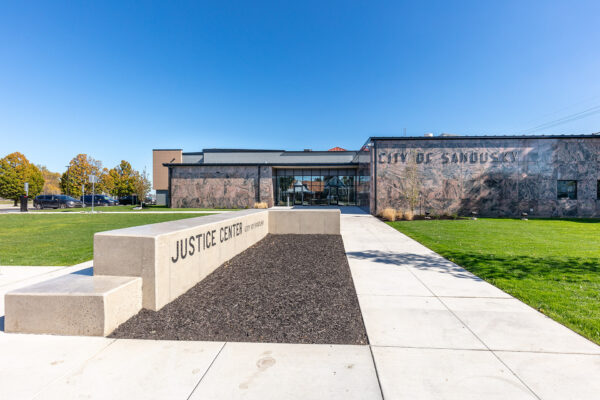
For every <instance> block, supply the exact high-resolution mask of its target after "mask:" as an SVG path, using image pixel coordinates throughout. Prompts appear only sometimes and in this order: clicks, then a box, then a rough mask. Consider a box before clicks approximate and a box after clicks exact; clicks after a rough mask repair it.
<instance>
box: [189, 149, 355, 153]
mask: <svg viewBox="0 0 600 400" xmlns="http://www.w3.org/2000/svg"><path fill="white" fill-rule="evenodd" d="M357 151H358V150H346V151H329V150H310V151H304V150H267V149H204V150H203V152H204V153H303V154H304V153H306V154H311V153H323V154H344V153H356V152H357ZM183 154H202V153H201V152H198V153H183Z"/></svg>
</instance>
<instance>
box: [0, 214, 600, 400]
mask: <svg viewBox="0 0 600 400" xmlns="http://www.w3.org/2000/svg"><path fill="white" fill-rule="evenodd" d="M341 218H342V221H341V231H342V237H343V240H344V245H345V247H346V253H347V256H348V261H349V264H350V268H351V272H352V276H353V279H354V284H355V287H356V291H357V293H358V298H359V303H360V307H361V311H362V314H363V318H364V322H365V326H366V329H367V334H368V337H369V341H370V345H369V346H345V345H304V344H269V343H232V342H228V343H223V342H183V341H182V342H176V341H145V340H123V339H107V338H100V337H69V336H49V335H23V334H5V333H4V332H1V331H0V355H1V357H2V363H0V394H1V396H0V397H1V398H2V399H28V398H39V399H70V398H92V399H106V398H113V399H120V398H122V399H135V398H144V399H164V398H169V399H231V398H245V399H263V398H280V399H290V398H298V399H331V398H339V399H352V398H356V399H381V398H385V399H461V400H462V399H508V398H510V399H561V400H562V399H596V398H598V394H599V393H600V346H597V345H595V344H594V343H592V342H590V341H588V340H586V339H584V338H583V337H581V336H579V335H578V334H576V333H574V332H572V331H571V330H569V329H567V328H565V327H564V326H562V325H560V324H558V323H556V322H554V321H553V320H551V319H549V318H547V317H545V316H544V315H542V314H540V313H538V312H537V311H535V310H533V309H532V308H530V307H528V306H527V305H525V304H523V303H521V302H520V301H518V300H516V299H514V298H512V297H511V296H509V295H507V294H506V293H504V292H502V291H500V290H499V289H497V288H495V287H494V286H492V285H489V284H488V283H486V282H484V281H482V280H480V279H479V278H477V277H475V276H473V275H472V274H470V273H469V272H467V271H465V270H464V269H462V268H460V267H458V266H456V265H455V264H452V263H450V262H449V261H447V260H445V259H443V258H442V257H440V256H439V255H437V254H435V253H434V252H432V251H431V250H429V249H427V248H425V247H424V246H422V245H420V244H419V243H417V242H415V241H414V240H412V239H410V238H408V237H406V236H405V235H402V234H401V233H399V232H397V231H396V230H394V229H393V228H391V227H389V226H387V225H386V224H384V223H382V222H380V221H379V220H377V219H376V218H374V217H372V216H370V215H368V214H365V213H363V212H362V211H360V210H359V209H356V208H348V207H347V208H343V209H342V216H341ZM90 268H91V262H90V263H84V264H82V265H79V266H74V267H68V268H60V267H5V266H0V315H3V314H4V305H3V301H4V294H5V293H6V292H7V291H9V290H12V289H16V288H18V287H22V286H25V285H29V284H32V283H35V282H39V281H43V280H46V279H49V278H51V277H55V276H57V275H61V274H66V273H80V274H89V273H90V272H91V271H90ZM0 330H2V319H1V317H0Z"/></svg>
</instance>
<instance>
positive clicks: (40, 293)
mask: <svg viewBox="0 0 600 400" xmlns="http://www.w3.org/2000/svg"><path fill="white" fill-rule="evenodd" d="M4 307H5V313H6V317H5V331H6V332H26V333H49V334H55V335H88V336H106V335H108V334H110V333H111V332H112V331H113V330H114V329H115V328H116V327H118V326H119V325H120V324H122V323H123V322H125V321H127V320H128V319H129V318H131V317H132V316H133V315H135V314H136V313H137V312H138V311H140V310H141V308H142V279H141V278H138V277H127V276H86V275H79V274H69V275H63V276H60V277H58V278H54V279H50V280H48V281H44V282H41V283H37V284H34V285H31V286H27V287H24V288H21V289H17V290H13V291H11V292H8V293H7V294H6V295H5V304H4Z"/></svg>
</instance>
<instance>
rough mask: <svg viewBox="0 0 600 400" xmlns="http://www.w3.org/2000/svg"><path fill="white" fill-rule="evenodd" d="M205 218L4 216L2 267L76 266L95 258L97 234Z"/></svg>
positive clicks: (0, 245)
mask: <svg viewBox="0 0 600 400" xmlns="http://www.w3.org/2000/svg"><path fill="white" fill-rule="evenodd" d="M202 215H203V214H140V215H136V214H121V215H119V214H81V215H68V216H66V215H34V214H28V215H10V214H5V215H0V265H73V264H77V263H80V262H83V261H87V260H91V259H92V257H93V236H94V233H96V232H102V231H107V230H111V229H118V228H125V227H129V226H135V225H145V224H152V223H156V222H164V221H172V220H176V219H182V218H195V217H199V216H202Z"/></svg>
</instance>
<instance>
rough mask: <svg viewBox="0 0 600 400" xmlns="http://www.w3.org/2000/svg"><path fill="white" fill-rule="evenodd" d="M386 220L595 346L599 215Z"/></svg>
mask: <svg viewBox="0 0 600 400" xmlns="http://www.w3.org/2000/svg"><path fill="white" fill-rule="evenodd" d="M389 224H390V225H391V226H392V227H394V228H396V229H397V230H399V231H400V232H402V233H405V234H406V235H408V236H410V237H412V238H413V239H415V240H417V241H419V242H421V243H422V244H424V245H425V246H427V247H429V248H430V249H432V250H434V251H436V252H437V253H439V254H441V255H442V256H444V257H446V258H447V259H449V260H451V261H453V262H455V263H456V264H459V265H461V266H463V267H465V268H466V269H467V270H469V271H471V272H472V273H474V274H476V275H477V276H479V277H481V278H483V279H485V280H486V281H488V282H490V283H492V284H494V285H495V286H497V287H499V288H500V289H502V290H504V291H506V292H508V293H510V294H511V295H513V296H515V297H516V298H518V299H520V300H522V301H524V302H525V303H527V304H529V305H530V306H532V307H534V308H535V309H537V310H539V311H541V312H543V313H544V314H546V315H548V316H549V317H551V318H553V319H555V320H556V321H558V322H560V323H562V324H564V325H566V326H568V327H569V328H571V329H573V330H574V331H576V332H579V333H580V334H582V335H583V336H586V337H587V338H589V339H591V340H593V341H594V342H596V343H598V344H600V220H589V219H588V220H543V219H540V220H529V221H521V220H514V219H479V220H476V221H473V220H457V221H452V220H431V221H423V220H422V221H399V222H389Z"/></svg>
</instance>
